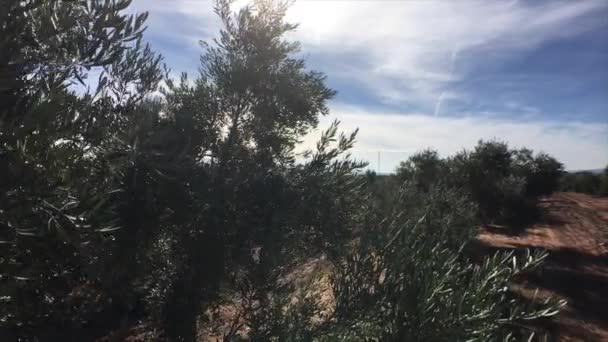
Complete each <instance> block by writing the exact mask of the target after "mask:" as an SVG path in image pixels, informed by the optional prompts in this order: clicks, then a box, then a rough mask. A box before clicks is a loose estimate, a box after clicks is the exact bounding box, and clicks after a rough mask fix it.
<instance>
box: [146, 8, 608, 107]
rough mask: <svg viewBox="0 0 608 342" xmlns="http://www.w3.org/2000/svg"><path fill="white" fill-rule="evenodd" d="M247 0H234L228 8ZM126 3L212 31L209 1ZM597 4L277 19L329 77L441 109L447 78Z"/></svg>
mask: <svg viewBox="0 0 608 342" xmlns="http://www.w3.org/2000/svg"><path fill="white" fill-rule="evenodd" d="M248 2H250V1H247V0H239V1H237V2H236V4H235V5H234V7H235V8H237V7H240V6H243V5H244V4H246V3H248ZM134 3H135V7H136V8H137V9H142V10H143V9H148V10H150V12H151V18H150V19H151V20H152V21H157V22H160V23H159V25H152V26H155V27H152V29H155V34H159V35H165V36H166V39H172V40H183V41H185V42H186V43H187V44H191V45H192V46H195V45H197V44H198V41H199V40H200V39H204V40H207V39H209V38H211V37H212V36H215V35H216V33H217V30H218V28H219V20H218V19H217V18H216V17H215V15H214V14H213V2H212V1H207V0H205V1H203V0H174V1H165V0H146V1H143V0H135V2H134ZM607 4H608V3H607V2H605V1H597V0H587V1H547V2H524V1H521V2H519V1H511V2H504V1H475V0H472V1H470V0H467V1H365V0H362V1H341V0H323V1H306V0H296V1H295V3H294V5H293V6H292V7H291V8H290V10H289V11H288V18H287V19H288V20H289V21H291V22H295V23H299V25H300V26H299V29H298V30H297V31H296V32H295V33H294V34H293V37H294V38H295V39H297V40H299V41H301V42H302V43H303V46H304V51H305V53H306V54H314V55H315V56H316V58H318V59H320V60H326V61H327V60H334V61H335V60H338V61H342V64H338V63H336V64H334V65H332V67H331V68H324V67H323V66H322V65H321V66H316V67H321V68H322V70H323V71H324V72H326V73H328V75H329V76H330V77H331V78H332V79H340V80H342V81H343V82H351V83H353V84H358V85H359V86H361V87H363V88H364V89H367V90H368V91H369V92H370V93H371V94H374V95H375V96H376V97H377V98H379V99H380V100H381V101H383V102H385V103H387V104H397V105H402V104H408V105H415V106H418V107H422V108H426V109H427V110H429V111H432V110H433V108H436V107H437V108H438V109H441V111H443V110H447V109H446V108H445V106H446V104H445V103H442V101H443V100H445V99H446V97H445V96H446V95H445V94H444V93H450V94H455V93H456V90H457V89H454V87H453V84H454V82H458V81H460V80H462V79H464V78H465V77H466V76H467V75H471V74H474V75H475V76H476V77H479V76H480V75H478V74H477V73H478V72H479V70H478V66H479V65H480V64H488V63H497V64H500V63H501V61H500V59H501V58H508V56H513V55H517V54H520V53H522V52H525V51H526V50H529V49H533V48H535V47H538V46H539V45H541V44H543V43H545V42H548V41H551V40H555V39H561V38H564V37H568V36H574V35H577V34H579V33H581V32H583V31H586V30H588V29H590V28H593V27H596V26H597V25H599V24H602V23H604V24H605V18H604V19H602V18H601V16H598V15H595V16H592V17H589V16H590V15H592V14H594V13H595V14H597V13H600V11H604V12H605V11H606V9H607V8H608V6H607ZM167 14H178V15H180V16H182V17H184V18H189V20H192V22H193V23H196V25H193V27H192V28H191V29H190V30H186V31H185V32H184V31H183V30H180V31H179V32H178V31H177V29H176V27H175V25H176V24H180V23H175V22H173V23H171V22H169V21H167V18H166V15H167ZM172 24H173V27H172ZM178 27H179V26H178ZM193 57H195V56H193ZM441 94H444V95H443V96H442V95H441ZM465 98H466V96H465ZM450 100H451V101H458V100H459V98H454V97H451V98H450ZM438 112H439V111H438Z"/></svg>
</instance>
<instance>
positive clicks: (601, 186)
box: [559, 166, 608, 196]
mask: <svg viewBox="0 0 608 342" xmlns="http://www.w3.org/2000/svg"><path fill="white" fill-rule="evenodd" d="M559 188H560V190H561V191H573V192H581V193H585V194H590V195H599V196H608V166H607V167H606V168H605V169H604V171H603V172H602V173H600V174H597V173H592V172H588V171H583V172H574V173H564V175H562V178H561V181H560V186H559Z"/></svg>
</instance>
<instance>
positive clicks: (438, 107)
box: [435, 47, 460, 117]
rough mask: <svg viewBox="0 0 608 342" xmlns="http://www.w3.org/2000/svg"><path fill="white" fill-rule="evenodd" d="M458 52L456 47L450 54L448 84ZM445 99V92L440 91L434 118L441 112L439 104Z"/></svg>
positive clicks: (458, 49)
mask: <svg viewBox="0 0 608 342" xmlns="http://www.w3.org/2000/svg"><path fill="white" fill-rule="evenodd" d="M459 52H460V48H458V47H456V48H454V49H453V50H452V54H451V56H450V70H449V71H450V73H449V75H448V82H450V81H452V78H453V76H454V64H455V63H456V58H458V53H459ZM444 97H445V90H442V91H441V93H440V94H439V97H437V102H435V117H437V116H438V115H439V111H440V110H441V103H442V102H443V98H444Z"/></svg>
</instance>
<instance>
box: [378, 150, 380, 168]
mask: <svg viewBox="0 0 608 342" xmlns="http://www.w3.org/2000/svg"><path fill="white" fill-rule="evenodd" d="M378 174H380V151H378Z"/></svg>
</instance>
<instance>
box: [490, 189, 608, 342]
mask: <svg viewBox="0 0 608 342" xmlns="http://www.w3.org/2000/svg"><path fill="white" fill-rule="evenodd" d="M541 207H542V209H543V212H544V213H543V217H542V220H540V222H539V223H537V224H536V225H534V226H533V227H531V228H528V229H527V230H526V231H525V232H524V233H522V234H520V235H513V234H507V233H505V231H504V230H502V229H500V228H491V227H487V228H484V229H483V230H482V232H481V234H480V236H479V240H480V242H481V243H482V245H483V246H486V247H489V248H500V249H511V248H515V249H523V248H545V249H547V250H549V251H550V255H549V257H548V259H547V260H546V262H545V263H544V265H543V267H542V269H541V270H539V271H538V272H536V273H535V274H532V275H529V276H527V277H525V278H524V279H521V280H520V281H519V282H518V283H517V284H514V289H515V290H516V291H518V292H520V293H522V294H523V295H526V296H532V295H533V293H534V291H535V290H536V289H538V290H539V292H538V294H539V295H548V294H552V295H556V296H559V297H561V298H564V299H566V300H567V301H568V304H567V305H566V307H565V308H564V309H563V310H562V312H561V313H560V314H559V315H558V317H557V319H556V320H555V321H551V322H546V324H547V326H548V327H549V329H550V331H551V335H552V337H553V338H555V339H556V340H558V341H608V238H607V237H608V198H597V197H592V196H588V195H583V194H577V193H555V194H553V195H552V196H550V197H548V198H546V199H543V200H542V201H541Z"/></svg>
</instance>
